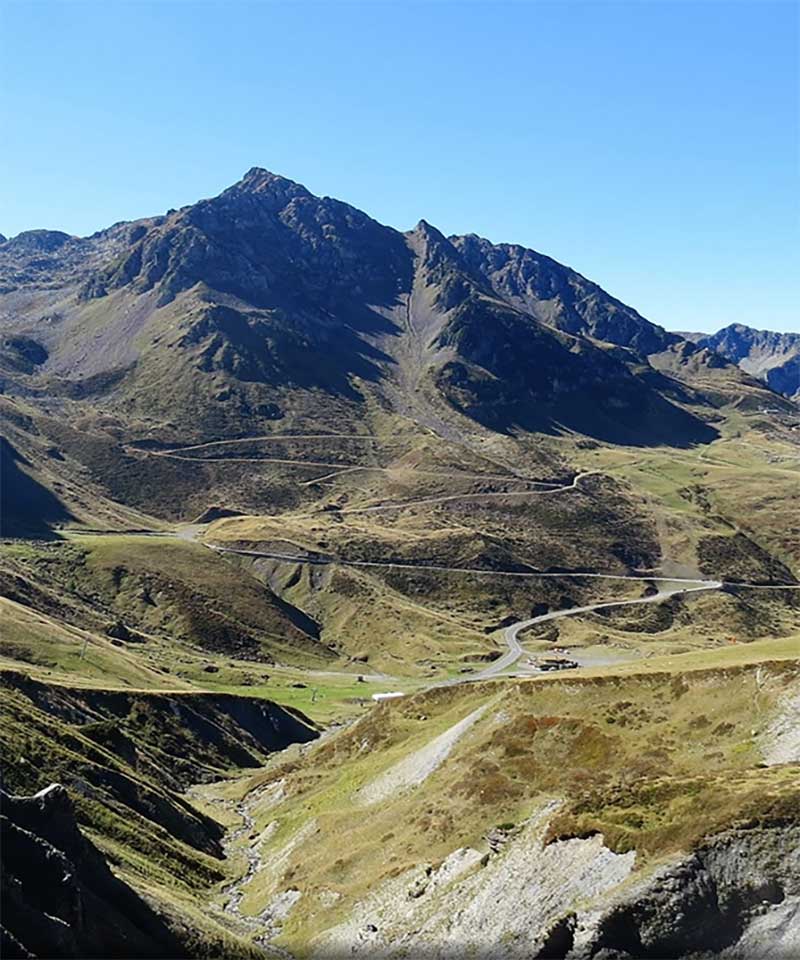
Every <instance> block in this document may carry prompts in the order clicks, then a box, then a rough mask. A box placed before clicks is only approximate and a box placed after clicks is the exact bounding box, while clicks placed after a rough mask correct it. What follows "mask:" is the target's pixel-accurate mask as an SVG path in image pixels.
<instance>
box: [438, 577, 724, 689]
mask: <svg viewBox="0 0 800 960" xmlns="http://www.w3.org/2000/svg"><path fill="white" fill-rule="evenodd" d="M670 582H672V583H674V582H675V581H670ZM694 582H695V583H696V584H697V586H692V587H689V586H687V587H676V588H674V589H670V588H667V589H664V590H659V591H658V592H657V593H653V594H651V595H650V596H647V597H636V598H634V599H633V600H607V601H603V602H602V603H590V604H588V605H586V606H583V607H568V608H566V609H564V610H553V611H551V612H550V613H543V614H541V615H540V616H538V617H531V618H530V619H529V620H519V621H518V622H517V623H512V624H511V626H509V627H506V628H505V630H504V631H503V639H504V640H505V642H506V644H507V645H508V652H507V653H504V654H503V655H502V657H500V658H499V659H497V660H495V661H494V663H492V664H491V665H490V666H488V667H486V669H485V670H481V671H480V672H479V673H476V674H473V675H472V676H470V677H467V678H465V679H467V680H471V681H475V680H489V679H491V678H492V677H495V676H497V675H498V674H499V673H502V672H503V671H504V670H507V669H508V668H509V667H511V666H513V664H515V663H516V662H517V660H519V658H520V657H522V656H523V655H524V654H525V650H524V649H523V647H522V645H521V644H520V642H519V635H520V633H522V631H523V630H527V628H528V627H532V626H534V624H537V623H547V622H548V621H550V620H559V619H561V618H562V617H572V616H575V615H576V614H579V613H592V612H593V611H595V610H603V609H608V608H609V607H631V606H634V605H636V604H643V603H660V602H661V601H662V600H669V599H670V597H675V596H678V595H680V594H685V593H700V592H701V591H704V590H719V589H720V588H721V587H722V586H723V584H722V581H720V580H697V581H694ZM448 682H449V683H453V681H448ZM456 682H460V681H456Z"/></svg>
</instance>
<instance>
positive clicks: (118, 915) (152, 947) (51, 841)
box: [0, 783, 187, 960]
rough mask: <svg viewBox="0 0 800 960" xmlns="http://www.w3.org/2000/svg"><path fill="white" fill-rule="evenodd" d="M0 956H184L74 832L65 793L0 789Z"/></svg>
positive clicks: (163, 928) (171, 936) (60, 790)
mask: <svg viewBox="0 0 800 960" xmlns="http://www.w3.org/2000/svg"><path fill="white" fill-rule="evenodd" d="M0 804H2V815H0V829H1V830H2V832H1V833H0V837H2V846H0V857H1V859H0V864H1V866H0V877H1V883H2V888H1V889H2V939H3V942H2V955H3V956H4V957H6V958H9V960H10V958H17V957H18V958H22V957H184V956H186V955H187V954H186V952H185V950H184V949H183V948H182V946H181V944H180V943H179V941H178V940H177V938H176V937H175V935H174V934H173V932H172V931H171V930H170V928H169V927H168V926H167V924H166V923H165V922H164V920H163V919H162V918H161V917H160V916H158V914H156V913H155V911H154V910H153V909H152V908H151V907H150V906H149V905H148V904H147V903H145V901H144V900H143V899H142V898H141V897H140V896H139V895H138V894H137V893H136V892H135V891H134V890H133V889H132V888H131V887H129V886H128V885H127V884H126V883H124V882H123V881H122V880H120V879H119V878H117V877H115V876H114V874H113V873H112V872H111V870H110V869H109V867H108V864H107V863H106V861H105V858H104V857H103V855H102V854H101V853H100V851H99V850H98V849H97V847H95V846H94V844H93V843H92V842H91V841H90V840H88V839H87V838H86V837H85V836H84V835H83V833H82V832H81V830H80V828H79V827H78V824H77V822H76V820H75V813H74V810H73V807H72V803H71V801H70V798H69V795H68V793H67V791H66V790H65V789H64V787H62V786H61V785H60V784H57V783H54V784H52V785H51V786H49V787H46V788H45V789H44V790H41V791H40V792H39V793H37V794H35V795H34V796H33V797H16V796H12V795H10V794H7V793H5V792H0Z"/></svg>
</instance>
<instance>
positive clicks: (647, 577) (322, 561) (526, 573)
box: [204, 543, 747, 586]
mask: <svg viewBox="0 0 800 960" xmlns="http://www.w3.org/2000/svg"><path fill="white" fill-rule="evenodd" d="M204 546H206V547H208V548H209V549H210V550H214V551H215V552H216V553H232V554H236V555H237V556H241V557H262V558H264V559H266V560H281V561H283V562H285V563H309V564H312V565H313V566H323V567H324V566H330V565H336V566H340V567H386V568H390V569H399V570H434V571H436V572H437V573H469V574H473V575H475V576H484V577H531V578H534V579H545V578H552V579H562V580H563V579H565V578H567V577H581V578H583V579H588V580H635V581H638V582H640V583H644V582H647V581H651V580H665V581H666V580H668V581H669V582H670V583H685V584H689V585H695V586H696V585H697V584H700V583H706V582H708V583H711V582H716V581H704V580H697V579H689V578H687V577H666V576H663V575H661V576H659V575H658V574H653V573H639V574H633V573H594V572H588V571H584V570H558V571H554V572H550V571H542V572H540V571H538V570H487V569H485V568H480V567H450V566H445V565H444V564H437V563H411V562H407V561H401V560H397V561H395V560H344V559H342V558H340V557H329V556H321V555H319V556H314V555H311V556H309V555H306V554H292V553H281V552H280V551H277V550H245V549H244V548H240V547H223V546H220V545H219V544H213V543H204ZM734 586H738V584H734ZM743 586H747V584H743Z"/></svg>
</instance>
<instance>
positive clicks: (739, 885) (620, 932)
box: [540, 822, 800, 960]
mask: <svg viewBox="0 0 800 960" xmlns="http://www.w3.org/2000/svg"><path fill="white" fill-rule="evenodd" d="M540 956H544V954H540ZM564 956H565V957H569V958H570V960H579V958H580V960H583V958H589V957H608V958H612V957H613V958H619V960H628V958H636V960H638V958H643V960H646V958H653V960H656V958H664V957H668V958H672V957H674V958H684V957H685V958H690V957H691V958H695V957H696V958H698V960H699V958H712V957H714V958H716V957H720V958H722V957H724V958H726V960H728V958H730V960H734V958H735V960H761V958H763V960H792V958H795V957H797V956H800V826H798V825H797V823H796V822H792V823H789V822H787V823H786V824H774V825H770V826H769V827H758V828H753V829H736V830H731V831H728V832H726V833H724V834H720V835H719V836H717V837H713V838H711V839H710V840H709V841H707V842H706V844H705V845H704V846H702V847H701V848H699V849H698V850H696V851H695V852H694V853H693V854H692V855H691V856H688V857H686V858H685V859H682V860H680V861H678V862H677V863H674V864H672V865H670V866H668V867H665V868H663V869H662V870H660V871H658V872H657V873H656V874H655V875H654V876H652V877H651V878H650V879H649V880H648V881H647V882H646V883H645V884H644V885H642V886H640V887H639V888H638V889H636V890H634V891H628V892H627V893H626V894H625V895H624V899H623V898H620V900H619V902H617V903H616V904H614V905H613V906H611V907H610V909H608V910H606V911H605V912H604V913H603V914H602V915H601V916H600V917H597V916H595V917H589V918H579V919H578V922H577V924H576V925H575V929H574V933H573V944H572V948H571V950H570V951H569V952H568V953H566V954H564Z"/></svg>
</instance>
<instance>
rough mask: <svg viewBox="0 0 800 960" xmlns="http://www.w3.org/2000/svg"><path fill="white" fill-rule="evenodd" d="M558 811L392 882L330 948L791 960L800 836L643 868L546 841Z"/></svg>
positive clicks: (720, 839) (767, 838)
mask: <svg viewBox="0 0 800 960" xmlns="http://www.w3.org/2000/svg"><path fill="white" fill-rule="evenodd" d="M552 809H553V805H550V806H548V807H546V808H544V809H543V810H542V811H540V813H539V814H538V815H535V816H534V817H533V818H532V819H531V821H530V822H529V823H528V824H527V825H525V826H524V827H523V828H521V829H519V830H516V831H512V833H511V835H505V836H504V838H503V839H504V842H503V843H492V842H491V840H492V839H495V840H497V839H498V838H497V837H496V836H495V837H494V838H489V839H490V843H489V851H488V852H487V853H485V854H483V855H481V853H480V852H479V851H477V850H471V849H465V850H456V851H454V852H453V853H452V854H451V855H450V856H449V857H448V858H447V859H446V860H445V861H444V862H443V864H442V865H441V866H440V867H438V868H437V867H434V866H432V865H428V866H427V868H425V869H424V870H423V871H422V872H419V871H417V873H416V874H415V872H414V871H413V870H412V871H410V872H409V873H408V874H405V875H402V876H400V877H398V878H396V879H393V880H391V881H388V882H387V883H386V884H385V885H384V886H383V887H381V888H380V889H378V890H375V891H373V892H372V893H371V894H370V896H369V897H367V898H366V899H365V900H364V901H362V902H361V903H359V904H357V905H356V908H355V910H354V911H353V913H352V914H351V916H350V917H349V918H348V919H347V920H346V921H345V922H344V923H342V924H340V925H339V926H337V927H334V928H332V929H330V930H329V931H328V932H327V933H326V934H325V935H323V937H322V938H321V939H320V941H319V942H318V944H317V946H316V951H315V953H314V956H315V957H318V958H319V960H326V958H327V957H329V956H331V955H334V956H338V955H339V954H337V950H338V951H341V953H342V954H344V953H345V952H349V953H352V954H356V955H367V956H370V957H383V958H386V960H389V958H395V957H402V956H425V957H429V958H436V960H455V958H456V957H461V956H474V957H477V958H480V960H484V958H492V960H794V958H796V957H798V956H800V826H798V825H797V822H796V820H794V819H793V818H791V819H787V820H786V821H776V822H771V823H764V824H761V825H758V826H749V827H745V826H742V827H739V828H736V829H731V830H729V831H726V832H725V833H721V834H718V835H717V836H714V837H711V838H709V839H708V840H706V841H705V842H704V843H703V844H702V845H701V846H700V847H698V848H697V849H696V850H695V851H693V852H692V853H688V854H685V855H678V856H675V857H673V858H672V859H671V860H670V861H668V862H667V863H663V862H662V863H661V864H660V865H659V866H656V867H643V868H641V870H636V869H635V866H636V854H635V852H634V851H629V852H628V853H625V854H619V853H615V852H614V851H612V850H610V849H609V848H608V847H606V846H605V844H604V841H603V838H602V836H600V835H598V834H595V835H593V836H591V837H586V838H577V837H574V838H570V839H565V840H556V841H554V842H551V843H546V842H545V840H544V833H543V830H544V828H545V826H546V824H547V822H548V818H549V815H550V813H551V812H552Z"/></svg>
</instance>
